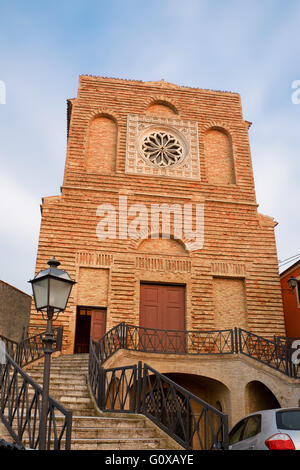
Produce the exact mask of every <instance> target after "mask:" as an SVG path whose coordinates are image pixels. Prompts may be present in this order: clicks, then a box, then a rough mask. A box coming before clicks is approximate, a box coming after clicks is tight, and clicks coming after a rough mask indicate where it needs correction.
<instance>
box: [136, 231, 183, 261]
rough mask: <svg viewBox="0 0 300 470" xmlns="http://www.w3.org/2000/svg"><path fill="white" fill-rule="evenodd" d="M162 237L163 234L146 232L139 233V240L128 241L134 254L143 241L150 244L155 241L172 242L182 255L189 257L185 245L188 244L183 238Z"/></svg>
mask: <svg viewBox="0 0 300 470" xmlns="http://www.w3.org/2000/svg"><path fill="white" fill-rule="evenodd" d="M156 236H157V237H158V238H152V237H156ZM162 236H163V233H162V232H159V233H158V232H157V231H148V232H147V233H146V232H145V233H143V232H141V233H140V236H139V238H137V239H135V240H130V248H131V249H132V250H133V251H135V252H138V251H139V250H140V249H141V245H142V243H143V242H145V241H147V240H148V241H150V242H151V241H152V242H157V241H160V240H166V241H167V240H172V242H175V243H177V244H178V245H179V246H180V247H181V248H182V249H183V250H184V251H183V253H182V254H183V255H189V251H188V249H187V243H188V240H185V239H184V237H183V238H182V239H180V240H179V239H177V238H174V237H173V236H172V235H171V236H170V238H162ZM170 254H171V253H170Z"/></svg>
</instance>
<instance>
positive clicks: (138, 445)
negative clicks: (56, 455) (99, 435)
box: [71, 438, 166, 450]
mask: <svg viewBox="0 0 300 470" xmlns="http://www.w3.org/2000/svg"><path fill="white" fill-rule="evenodd" d="M165 448H166V442H165V440H164V439H161V438H154V439H142V438H141V439H72V445H71V450H151V449H156V450H158V449H165Z"/></svg>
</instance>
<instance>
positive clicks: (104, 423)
mask: <svg viewBox="0 0 300 470" xmlns="http://www.w3.org/2000/svg"><path fill="white" fill-rule="evenodd" d="M59 420H61V418H59ZM59 420H58V422H59ZM72 422H73V427H77V428H80V427H87V428H108V429H110V428H113V429H114V430H118V429H119V428H129V429H131V428H133V427H134V428H137V427H138V428H143V427H144V426H145V420H144V418H143V417H140V418H125V417H123V416H122V418H112V417H110V416H105V417H102V416H77V415H74V416H73V420H72Z"/></svg>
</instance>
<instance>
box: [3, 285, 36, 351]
mask: <svg viewBox="0 0 300 470" xmlns="http://www.w3.org/2000/svg"><path fill="white" fill-rule="evenodd" d="M31 300H32V298H31V296H30V295H28V294H26V293H25V292H22V291H21V290H19V289H17V288H16V287H14V286H12V285H10V284H8V283H7V282H4V281H1V280H0V335H2V336H5V337H7V338H10V339H11V340H13V341H17V342H18V341H21V339H22V338H23V336H26V333H27V330H28V325H29V317H30V306H31Z"/></svg>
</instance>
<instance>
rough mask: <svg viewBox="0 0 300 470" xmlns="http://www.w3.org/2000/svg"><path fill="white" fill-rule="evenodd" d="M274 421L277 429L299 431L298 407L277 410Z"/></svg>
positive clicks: (299, 413)
mask: <svg viewBox="0 0 300 470" xmlns="http://www.w3.org/2000/svg"><path fill="white" fill-rule="evenodd" d="M276 423H277V428H278V429H290V430H291V431H300V408H299V410H288V411H277V413H276Z"/></svg>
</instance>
